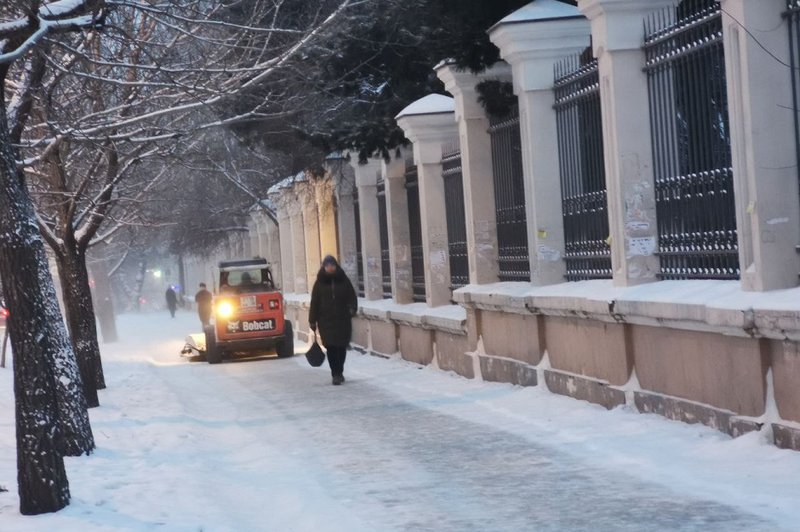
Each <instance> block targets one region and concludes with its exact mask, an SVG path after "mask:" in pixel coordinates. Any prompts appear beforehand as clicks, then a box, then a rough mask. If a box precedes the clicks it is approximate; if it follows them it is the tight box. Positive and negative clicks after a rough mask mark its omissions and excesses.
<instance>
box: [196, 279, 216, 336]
mask: <svg viewBox="0 0 800 532" xmlns="http://www.w3.org/2000/svg"><path fill="white" fill-rule="evenodd" d="M213 300H214V296H213V295H212V294H211V292H209V291H208V290H207V289H206V283H200V291H199V292H197V294H195V296H194V302H195V303H197V313H198V314H199V315H200V322H201V323H202V324H203V327H208V326H209V325H210V324H211V302H212V301H213Z"/></svg>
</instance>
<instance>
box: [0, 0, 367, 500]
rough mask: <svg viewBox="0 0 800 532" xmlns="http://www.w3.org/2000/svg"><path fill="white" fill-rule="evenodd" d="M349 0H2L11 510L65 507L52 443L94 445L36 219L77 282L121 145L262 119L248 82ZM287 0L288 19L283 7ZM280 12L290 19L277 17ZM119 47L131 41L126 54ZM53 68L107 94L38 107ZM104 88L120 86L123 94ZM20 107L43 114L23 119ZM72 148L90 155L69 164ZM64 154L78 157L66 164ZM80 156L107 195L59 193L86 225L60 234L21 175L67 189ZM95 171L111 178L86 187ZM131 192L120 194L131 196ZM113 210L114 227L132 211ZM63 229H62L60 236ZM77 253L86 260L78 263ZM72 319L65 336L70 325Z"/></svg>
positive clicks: (283, 61)
mask: <svg viewBox="0 0 800 532" xmlns="http://www.w3.org/2000/svg"><path fill="white" fill-rule="evenodd" d="M354 3H357V2H354V1H352V0H337V1H334V0H329V1H325V0H322V1H321V2H319V3H318V4H317V5H314V6H309V5H308V3H307V2H301V1H299V0H297V1H289V0H268V1H267V0H251V1H242V0H237V1H223V2H207V1H204V0H180V1H179V0H164V1H162V2H158V3H155V2H143V1H138V0H59V1H54V2H43V1H42V0H24V1H22V2H17V3H15V4H13V5H8V4H3V5H2V6H0V81H2V90H3V94H2V98H0V104H1V105H0V209H2V211H3V212H4V213H5V216H3V217H0V278H2V282H3V288H4V293H5V296H6V299H7V302H8V304H9V307H10V308H11V310H12V317H11V320H10V322H9V330H10V333H11V342H12V346H13V350H14V353H15V360H14V371H15V390H16V396H17V445H18V467H19V471H20V474H19V491H20V500H21V511H22V512H23V513H41V512H47V511H54V510H58V509H59V508H61V507H63V506H64V505H66V504H67V503H68V500H69V490H68V484H67V481H66V476H65V474H64V468H63V461H62V459H61V456H62V454H64V453H68V454H80V453H82V452H88V451H90V450H91V449H92V448H93V446H94V442H93V439H92V437H91V429H90V427H89V423H88V415H87V413H86V400H85V398H84V395H83V393H82V385H83V382H82V379H81V372H80V371H79V370H78V367H77V364H76V361H75V354H74V351H73V349H72V346H71V345H70V342H69V340H68V338H67V336H66V331H65V329H64V327H63V325H62V322H61V320H60V313H59V311H58V307H57V304H56V298H55V292H54V288H53V283H52V279H51V278H50V276H49V272H48V270H47V260H46V256H45V252H44V243H43V240H42V237H41V235H40V233H39V227H40V226H41V228H42V229H44V230H45V233H46V234H47V238H48V242H50V243H51V244H56V245H57V247H58V246H61V245H62V244H63V246H62V250H64V249H66V250H67V252H65V253H64V256H65V257H66V259H63V260H60V261H59V267H60V269H64V270H70V271H72V272H73V274H76V275H77V276H76V277H75V279H77V281H78V282H79V283H83V282H84V281H86V278H87V276H86V275H85V248H86V247H87V246H88V245H89V244H90V243H91V241H92V240H93V239H94V240H95V241H101V240H103V239H105V238H110V237H109V231H114V229H113V228H108V227H103V224H107V223H108V221H109V220H112V216H113V207H114V204H113V201H112V200H115V199H116V200H118V199H119V197H120V183H121V182H122V179H118V178H119V176H124V175H126V174H125V172H124V167H125V165H126V164H128V163H130V168H133V167H134V166H135V161H136V157H132V158H131V159H129V160H125V159H123V158H122V157H120V153H122V152H124V153H126V154H131V153H135V152H136V150H140V152H141V155H142V156H144V154H146V153H147V151H148V148H147V147H148V146H150V145H152V143H165V142H167V141H171V140H175V139H177V138H180V137H185V136H190V135H192V134H193V133H196V132H197V131H203V130H207V129H210V128H215V127H220V126H227V125H231V124H238V123H243V122H248V121H260V120H264V119H269V118H272V117H273V116H274V111H273V110H271V109H270V106H269V105H267V104H266V103H265V102H264V101H263V99H262V98H261V96H260V95H259V94H258V93H259V90H260V88H261V87H263V84H264V83H265V82H267V81H268V80H269V79H270V77H271V76H274V75H275V74H276V72H278V71H280V69H281V68H283V67H286V66H287V65H289V64H291V63H292V61H293V60H295V59H296V58H297V56H298V55H299V54H300V53H301V51H302V50H303V49H304V48H305V47H306V46H308V45H309V44H310V43H312V42H314V41H315V39H318V38H320V37H321V36H322V35H323V34H324V32H325V31H326V30H327V29H328V28H330V27H331V26H332V25H333V24H334V23H335V22H336V20H337V19H338V18H339V17H340V16H341V15H342V14H343V13H344V12H345V10H346V9H348V7H349V6H350V5H351V4H354ZM287 8H291V9H292V10H294V13H293V15H294V16H293V17H290V18H286V17H283V16H282V14H283V13H284V10H285V9H287ZM131 21H141V22H142V25H140V26H139V31H138V33H133V34H131V33H129V30H130V29H131V28H132V27H135V25H133V24H131ZM287 21H292V23H291V24H288V25H284V24H285V23H286V22H287ZM74 32H81V34H80V35H81V36H80V38H73V37H71V34H72V33H74ZM45 49H47V52H48V53H47V54H45V53H43V51H44V50H45ZM131 50H139V51H140V53H139V54H138V56H137V57H134V55H132V54H131V53H130V52H131ZM120 52H123V53H120ZM59 76H61V77H63V78H64V79H67V80H74V79H82V80H86V81H89V82H93V83H96V84H97V86H98V87H105V88H104V89H101V91H100V93H101V94H103V95H106V94H112V95H113V97H110V98H104V99H102V100H101V101H99V102H96V106H95V107H94V108H93V109H90V110H88V112H87V109H85V108H81V107H80V106H78V107H77V108H76V107H73V106H72V103H73V102H74V101H76V100H78V99H80V98H81V97H83V96H85V95H84V94H72V95H71V97H70V98H66V99H62V100H56V99H54V100H52V101H55V102H57V103H58V105H59V106H61V107H62V109H59V113H52V114H51V113H48V112H46V111H45V112H41V109H43V107H42V103H43V101H42V100H37V99H36V94H37V90H38V88H39V87H55V86H58V85H59V83H53V80H56V78H58V77H59ZM61 86H67V85H64V84H61ZM72 86H73V87H74V85H72ZM108 87H122V88H127V89H128V94H129V96H128V97H121V95H124V94H125V91H109V90H108ZM38 94H39V96H40V97H51V96H53V95H54V94H55V93H49V92H42V91H39V92H38ZM64 94H66V91H65V93H64ZM6 102H9V103H8V105H6ZM35 109H39V111H40V112H39V114H37V113H36V112H35V111H34V110H35ZM75 109H80V111H79V112H76V111H75ZM31 117H39V118H44V117H47V119H46V120H44V121H41V122H35V121H34V120H31V121H29V119H30V118H31ZM52 118H55V119H52ZM89 146H91V147H92V148H91V149H90V148H89ZM81 153H83V154H85V155H86V157H85V158H84V159H83V160H81V161H78V159H77V155H78V154H81ZM73 156H74V157H76V162H75V164H72V166H71V165H70V163H69V161H70V160H71V158H72V157H73ZM95 160H100V161H101V162H100V166H102V167H105V171H104V172H97V173H95V171H96V170H97V169H96V168H94V169H93V167H92V166H91V164H90V162H91V161H95ZM65 161H67V162H66V163H65ZM87 164H88V166H87ZM77 169H81V170H80V171H85V172H87V173H88V177H89V178H90V179H89V180H88V181H87V184H86V186H85V187H84V188H85V190H86V191H87V194H86V196H85V197H84V196H81V201H86V199H87V198H88V197H89V194H88V191H89V190H92V191H98V190H101V191H105V195H104V194H103V193H102V192H101V194H100V195H99V196H98V195H96V194H95V195H93V196H92V198H93V199H90V200H89V204H92V201H94V204H93V205H92V206H91V207H89V208H88V209H84V210H79V208H78V206H79V205H85V204H86V203H81V202H80V201H68V202H66V203H67V206H59V207H58V208H59V209H60V211H59V212H60V213H62V215H63V214H64V213H65V212H66V210H69V209H70V208H72V209H73V210H74V212H73V213H67V214H69V215H70V216H78V217H81V216H83V218H82V220H81V221H82V222H83V223H85V225H83V226H81V228H79V229H78V230H77V231H75V230H74V228H72V229H70V228H67V229H66V230H65V232H61V234H60V235H59V233H58V232H56V231H53V228H55V227H61V226H59V223H61V221H62V220H61V219H58V220H56V219H53V218H49V217H48V215H47V214H44V213H43V215H42V216H38V217H37V215H36V212H35V210H34V205H33V202H32V200H31V196H30V194H29V192H28V189H27V186H26V180H27V178H28V177H30V176H34V177H37V178H39V179H41V181H42V182H48V183H50V184H53V183H55V184H58V183H59V182H64V183H68V182H70V180H71V179H74V181H72V182H73V183H77V184H78V189H68V188H67V187H65V190H70V192H71V193H74V192H77V191H79V190H80V188H81V185H80V183H81V182H82V181H81V179H80V177H81V176H77V174H73V173H71V172H77V171H78V170H77ZM21 170H24V171H21ZM103 183H105V185H107V186H105V187H103V186H100V187H98V186H97V185H98V184H103ZM53 190H54V191H56V190H57V187H56V188H55V189H53ZM70 192H68V193H70ZM132 192H133V191H131V190H129V191H127V192H125V194H124V195H125V196H127V197H131V196H132V197H133V198H134V199H135V197H136V193H135V192H133V193H132ZM131 193H132V194H131ZM74 199H76V200H77V195H76V196H75V198H74ZM116 204H118V201H116ZM104 205H105V206H106V207H105V208H104V207H103V206H104ZM65 209H66V210H65ZM84 212H85V214H82V213H84ZM62 218H64V219H67V218H69V217H63V216H62ZM72 219H73V220H74V219H75V218H72ZM116 222H118V225H119V226H124V225H126V224H128V223H130V220H128V219H125V220H122V219H117V220H116ZM48 230H50V232H49V233H48ZM92 232H93V233H94V235H93V236H90V233H92ZM62 237H64V238H62ZM70 239H72V240H74V242H69V244H67V240H70ZM76 250H77V251H78V253H77V255H76V254H75V253H73V252H74V251H76ZM74 259H77V261H78V262H82V264H83V265H82V266H80V265H77V266H76V265H75V264H74V262H75V261H74ZM62 263H63V264H62ZM76 297H78V296H76ZM68 305H70V303H68ZM70 328H71V329H73V327H72V325H70ZM72 332H73V336H74V338H73V341H74V340H76V339H77V336H78V334H82V333H81V332H80V331H77V332H76V331H75V330H73V331H72ZM76 345H77V344H76ZM85 360H86V359H84V361H85ZM82 369H84V371H83V373H84V374H86V373H87V371H86V368H82ZM85 380H87V381H88V380H89V379H88V377H87V378H86V379H85Z"/></svg>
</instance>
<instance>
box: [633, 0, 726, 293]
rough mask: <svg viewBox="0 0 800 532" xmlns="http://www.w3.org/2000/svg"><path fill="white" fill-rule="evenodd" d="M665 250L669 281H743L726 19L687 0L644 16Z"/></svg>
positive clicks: (701, 2)
mask: <svg viewBox="0 0 800 532" xmlns="http://www.w3.org/2000/svg"><path fill="white" fill-rule="evenodd" d="M644 49H645V53H646V61H647V62H646V67H645V71H646V73H647V77H648V85H649V92H650V127H651V135H652V139H653V155H654V170H655V192H656V207H657V217H658V222H657V224H658V254H659V257H660V261H661V277H662V278H664V279H738V278H739V255H738V243H737V234H736V214H735V204H734V197H733V170H732V168H731V147H730V128H729V123H728V101H727V92H726V85H725V56H724V50H723V45H722V19H721V13H720V8H719V5H718V4H717V2H716V0H683V2H681V3H680V4H679V5H678V7H677V8H676V9H671V10H668V11H665V12H662V13H659V14H657V15H654V16H653V17H651V18H649V19H648V20H647V21H646V22H645V45H644Z"/></svg>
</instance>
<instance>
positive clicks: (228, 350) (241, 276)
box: [183, 259, 294, 364]
mask: <svg viewBox="0 0 800 532" xmlns="http://www.w3.org/2000/svg"><path fill="white" fill-rule="evenodd" d="M219 287H220V288H219V295H217V296H216V297H215V298H214V314H213V323H212V324H211V325H210V326H208V327H206V328H205V330H204V331H203V332H204V333H205V334H204V338H202V337H201V338H198V336H200V335H192V336H190V337H189V339H187V344H186V347H185V348H184V350H183V352H184V353H185V354H186V353H192V352H195V351H197V352H198V353H200V354H202V353H203V352H205V358H206V360H207V361H208V362H209V363H210V364H216V363H218V362H221V361H222V359H223V358H225V357H226V356H228V355H231V354H233V353H256V352H263V351H267V350H270V349H275V351H276V352H277V354H278V357H280V358H285V357H291V356H292V355H294V334H293V331H292V322H291V321H289V320H286V319H285V318H284V315H283V311H284V308H283V295H282V294H281V293H280V291H279V290H278V289H277V288H275V283H274V281H273V279H272V271H271V270H270V267H269V263H268V262H267V261H266V259H252V260H237V261H224V262H220V264H219ZM203 340H204V342H203ZM202 343H204V344H205V345H201V344H202Z"/></svg>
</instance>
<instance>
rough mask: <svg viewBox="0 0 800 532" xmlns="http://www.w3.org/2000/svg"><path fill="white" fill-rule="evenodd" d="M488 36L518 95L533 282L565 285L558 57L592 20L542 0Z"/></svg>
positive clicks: (574, 49)
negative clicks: (556, 81) (556, 85)
mask: <svg viewBox="0 0 800 532" xmlns="http://www.w3.org/2000/svg"><path fill="white" fill-rule="evenodd" d="M640 33H641V30H640ZM489 35H490V38H491V40H492V42H494V43H495V44H496V45H497V47H498V48H500V55H501V56H502V57H503V59H505V60H506V61H507V62H508V63H509V64H511V67H512V69H513V73H514V92H515V93H516V94H517V96H518V98H519V112H520V134H521V137H522V165H523V174H524V177H525V199H526V203H525V205H526V210H525V213H526V217H527V222H528V250H529V253H530V260H531V281H532V282H533V284H536V285H547V284H556V283H562V282H564V275H565V274H566V266H565V262H564V260H563V257H564V252H565V249H564V248H565V245H564V219H563V216H562V209H561V180H560V168H559V161H558V131H557V127H556V112H555V110H554V109H553V105H554V104H555V94H554V92H553V81H554V80H553V72H554V68H555V65H556V63H557V62H558V61H559V60H561V59H563V58H565V57H569V56H572V55H575V54H578V53H580V52H582V51H583V50H584V49H585V48H586V47H587V46H588V45H589V22H588V21H587V20H586V19H585V18H584V17H583V16H581V14H580V12H578V10H577V8H575V7H573V6H569V5H566V4H562V3H560V2H557V1H556V0H538V1H537V2H531V3H530V4H528V6H526V7H523V8H522V9H520V10H518V11H517V12H515V13H513V14H512V15H510V16H509V17H507V18H505V19H503V20H501V21H500V22H499V23H498V24H496V25H495V26H494V28H492V30H491V31H490V34H489Z"/></svg>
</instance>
